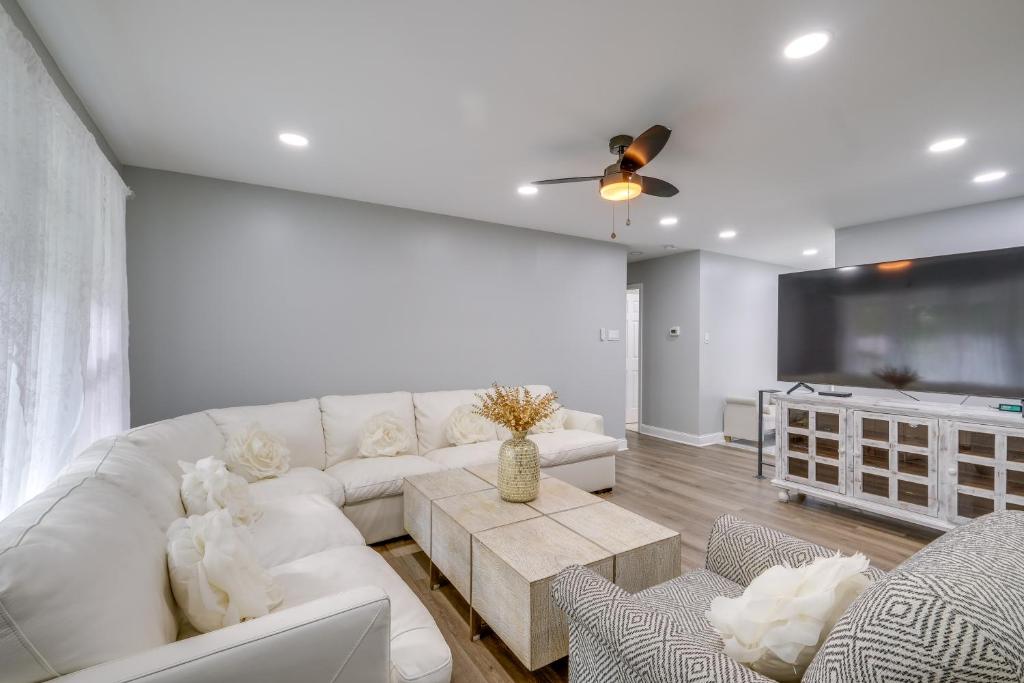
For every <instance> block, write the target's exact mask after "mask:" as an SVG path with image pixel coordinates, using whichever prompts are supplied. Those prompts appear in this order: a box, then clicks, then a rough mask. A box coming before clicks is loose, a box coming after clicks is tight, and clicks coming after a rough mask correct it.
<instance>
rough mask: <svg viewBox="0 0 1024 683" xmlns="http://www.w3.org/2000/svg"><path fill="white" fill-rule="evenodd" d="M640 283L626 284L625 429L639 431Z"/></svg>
mask: <svg viewBox="0 0 1024 683" xmlns="http://www.w3.org/2000/svg"><path fill="white" fill-rule="evenodd" d="M641 288H642V285H639V284H637V285H627V286H626V429H628V430H629V431H632V432H638V431H640V384H641V377H640V363H641V358H640V354H641V346H642V345H641V338H640V336H641V332H640V316H641V315H642V305H641Z"/></svg>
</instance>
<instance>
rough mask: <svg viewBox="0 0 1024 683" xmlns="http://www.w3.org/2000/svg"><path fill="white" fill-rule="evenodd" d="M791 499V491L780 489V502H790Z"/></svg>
mask: <svg viewBox="0 0 1024 683" xmlns="http://www.w3.org/2000/svg"><path fill="white" fill-rule="evenodd" d="M789 500H790V498H789V491H787V490H785V489H779V502H780V503H788V502H789Z"/></svg>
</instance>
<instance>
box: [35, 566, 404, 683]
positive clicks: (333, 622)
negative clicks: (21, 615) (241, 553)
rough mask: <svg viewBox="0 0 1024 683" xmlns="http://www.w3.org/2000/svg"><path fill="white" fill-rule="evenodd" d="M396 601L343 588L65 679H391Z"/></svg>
mask: <svg viewBox="0 0 1024 683" xmlns="http://www.w3.org/2000/svg"><path fill="white" fill-rule="evenodd" d="M390 631H391V604H390V602H389V600H388V597H387V595H386V594H385V593H384V591H383V590H381V589H380V588H377V587H373V586H366V587H362V588H357V589H354V590H351V591H345V592H344V593H338V594H336V595H332V596H329V597H325V598H320V599H318V600H312V601H310V602H307V603H304V604H302V605H297V606H295V607H291V608H289V609H284V610H281V611H279V612H274V613H272V614H268V615H267V616H264V617H260V618H258V619H253V620H250V621H246V622H243V623H241V624H235V625H234V626H228V627H226V628H222V629H220V630H217V631H211V632H210V633H204V634H201V635H198V636H194V637H192V638H188V639H185V640H179V641H177V642H175V643H169V644H167V645H164V646H162V647H157V648H153V649H152V650H147V651H146V652H140V653H139V654H136V655H132V656H131V657H126V658H124V659H118V660H114V661H111V662H105V663H103V664H98V665H96V666H92V667H89V668H88V669H82V670H81V671H77V672H75V673H73V674H69V675H67V676H61V677H60V678H58V679H55V680H59V681H61V683H65V682H66V683H114V682H125V681H144V682H145V683H169V682H171V681H174V682H181V683H198V682H200V681H219V682H222V683H233V682H237V683H243V682H244V683H262V682H264V681H265V682H266V683H272V682H275V683H276V682H280V681H303V682H307V681H308V682H309V683H320V682H323V683H332V682H335V681H337V682H341V681H350V682H352V683H356V682H358V683H363V682H364V681H366V682H369V683H388V681H389V680H390V677H391V672H390V669H391V666H390V645H391V642H390V641H391V636H390Z"/></svg>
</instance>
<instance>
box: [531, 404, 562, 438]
mask: <svg viewBox="0 0 1024 683" xmlns="http://www.w3.org/2000/svg"><path fill="white" fill-rule="evenodd" d="M567 417H569V414H568V413H566V412H565V408H563V407H562V406H560V405H558V404H557V403H556V404H555V412H553V413H551V417H549V418H547V419H546V420H541V421H540V422H538V423H537V424H535V425H533V429H531V430H530V433H531V434H543V433H545V432H557V431H561V430H563V429H565V420H566V418H567Z"/></svg>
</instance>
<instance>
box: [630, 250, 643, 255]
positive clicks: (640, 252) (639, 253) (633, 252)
mask: <svg viewBox="0 0 1024 683" xmlns="http://www.w3.org/2000/svg"><path fill="white" fill-rule="evenodd" d="M629 255H630V256H643V255H644V252H642V251H631V252H629Z"/></svg>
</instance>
